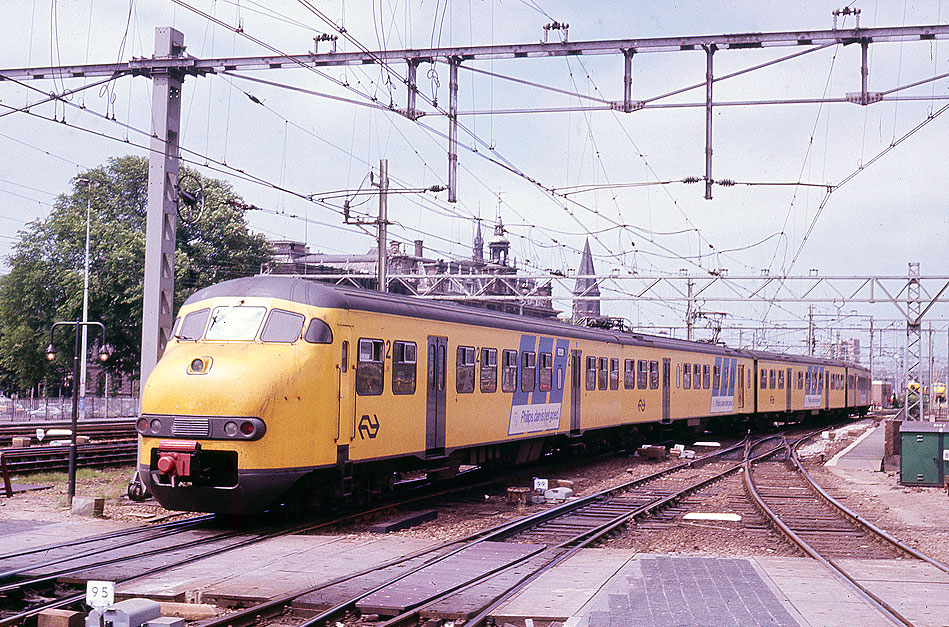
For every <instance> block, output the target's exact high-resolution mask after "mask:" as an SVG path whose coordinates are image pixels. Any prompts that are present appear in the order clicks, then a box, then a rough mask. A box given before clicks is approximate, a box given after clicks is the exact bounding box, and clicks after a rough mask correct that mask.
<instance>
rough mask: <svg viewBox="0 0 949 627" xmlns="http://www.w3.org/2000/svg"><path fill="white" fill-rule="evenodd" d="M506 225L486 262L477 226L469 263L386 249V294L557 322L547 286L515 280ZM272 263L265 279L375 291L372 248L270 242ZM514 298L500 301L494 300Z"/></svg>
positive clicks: (417, 247)
mask: <svg viewBox="0 0 949 627" xmlns="http://www.w3.org/2000/svg"><path fill="white" fill-rule="evenodd" d="M504 233H505V230H504V224H503V223H502V222H501V220H500V219H498V222H497V224H496V225H495V228H494V236H493V237H492V238H491V239H490V240H489V241H488V251H489V253H488V254H489V259H488V260H487V261H486V260H485V259H484V239H483V237H482V235H481V225H480V224H478V225H477V226H476V230H475V234H474V240H473V244H472V255H471V259H455V260H444V259H436V258H432V257H427V256H426V255H425V254H424V252H425V251H424V246H423V242H422V240H416V241H415V242H414V248H413V250H412V251H411V252H408V251H403V250H402V245H401V244H400V243H399V242H396V241H392V242H390V244H389V250H388V255H387V260H388V263H387V272H388V275H389V285H388V291H389V292H391V293H395V294H405V295H410V296H437V297H438V298H439V300H447V301H454V302H459V303H462V304H464V305H468V306H472V307H479V308H482V309H489V310H492V311H503V312H506V313H513V314H520V315H524V316H532V317H535V318H556V317H557V315H558V314H559V313H560V312H559V311H557V310H556V309H554V308H553V304H552V294H553V288H552V286H551V284H550V282H549V281H548V282H543V283H539V282H538V281H536V280H535V279H526V278H518V277H517V276H516V275H517V268H516V267H515V264H514V263H513V262H511V261H510V247H511V242H510V240H508V239H507V237H506V236H505V234H504ZM271 246H272V247H273V249H274V255H273V258H272V261H270V262H269V263H267V264H265V265H264V267H263V268H262V271H263V272H264V273H266V274H292V275H296V276H301V277H305V278H311V279H313V280H322V281H327V282H331V283H335V284H340V285H351V286H357V287H362V288H366V289H372V290H374V289H376V264H377V262H378V258H377V251H376V249H374V248H373V249H371V250H369V251H368V252H367V253H366V254H362V255H359V254H332V255H330V254H324V253H313V252H310V250H309V248H308V247H307V246H306V245H305V244H303V243H301V242H295V241H291V240H279V241H274V242H271ZM498 296H504V297H515V298H505V299H504V300H501V299H498V298H492V297H498Z"/></svg>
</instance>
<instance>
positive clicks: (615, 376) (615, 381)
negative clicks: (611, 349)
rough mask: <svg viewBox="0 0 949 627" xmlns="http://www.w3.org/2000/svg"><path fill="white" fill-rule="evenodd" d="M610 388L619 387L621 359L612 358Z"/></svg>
mask: <svg viewBox="0 0 949 627" xmlns="http://www.w3.org/2000/svg"><path fill="white" fill-rule="evenodd" d="M610 389H611V390H618V389H619V359H611V360H610Z"/></svg>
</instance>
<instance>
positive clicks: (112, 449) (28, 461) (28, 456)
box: [0, 440, 138, 474]
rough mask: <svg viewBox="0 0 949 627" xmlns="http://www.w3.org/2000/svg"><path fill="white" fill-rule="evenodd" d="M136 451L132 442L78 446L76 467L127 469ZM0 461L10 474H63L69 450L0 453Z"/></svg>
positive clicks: (42, 448) (44, 448)
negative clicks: (61, 471) (58, 472)
mask: <svg viewBox="0 0 949 627" xmlns="http://www.w3.org/2000/svg"><path fill="white" fill-rule="evenodd" d="M137 447H138V443H137V442H136V441H134V440H131V441H126V442H106V443H102V444H80V445H79V446H77V447H76V465H77V466H78V467H91V468H104V467H107V466H126V465H131V464H134V463H135V455H136V451H137ZM0 457H2V458H3V466H4V467H5V469H6V471H7V472H8V473H10V474H26V473H33V472H47V471H60V470H67V469H68V467H69V446H68V445H64V446H30V447H26V448H8V449H5V450H3V451H0Z"/></svg>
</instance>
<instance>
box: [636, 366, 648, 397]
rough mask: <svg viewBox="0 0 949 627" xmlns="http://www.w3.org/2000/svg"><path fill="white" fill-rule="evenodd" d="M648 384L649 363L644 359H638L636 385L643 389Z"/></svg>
mask: <svg viewBox="0 0 949 627" xmlns="http://www.w3.org/2000/svg"><path fill="white" fill-rule="evenodd" d="M648 385H649V363H648V362H647V361H646V360H645V359H640V360H639V372H638V373H637V376H636V387H637V388H639V389H640V390H645V389H646V387H647V386H648Z"/></svg>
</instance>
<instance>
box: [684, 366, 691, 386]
mask: <svg viewBox="0 0 949 627" xmlns="http://www.w3.org/2000/svg"><path fill="white" fill-rule="evenodd" d="M691 388H692V364H685V365H684V366H683V367H682V389H684V390H688V389H691Z"/></svg>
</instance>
